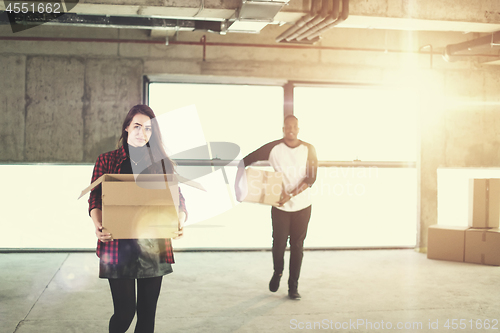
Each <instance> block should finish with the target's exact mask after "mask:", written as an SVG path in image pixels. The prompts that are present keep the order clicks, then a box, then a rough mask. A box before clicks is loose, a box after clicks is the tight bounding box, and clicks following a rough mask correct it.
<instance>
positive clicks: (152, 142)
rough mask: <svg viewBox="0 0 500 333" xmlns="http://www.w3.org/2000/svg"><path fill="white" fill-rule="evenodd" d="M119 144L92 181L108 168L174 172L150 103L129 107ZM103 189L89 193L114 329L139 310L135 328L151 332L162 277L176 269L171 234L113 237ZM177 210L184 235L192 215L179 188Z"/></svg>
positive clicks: (114, 332) (116, 171) (111, 170)
mask: <svg viewBox="0 0 500 333" xmlns="http://www.w3.org/2000/svg"><path fill="white" fill-rule="evenodd" d="M119 144H121V145H120V148H118V149H116V150H113V151H110V152H107V153H104V154H101V155H100V156H99V157H98V159H97V162H96V164H95V166H94V172H93V175H92V182H94V181H95V180H96V179H98V178H99V177H101V176H102V175H103V174H132V173H133V174H144V173H152V174H162V173H163V174H172V173H173V172H174V163H173V162H172V161H171V160H170V158H169V157H168V156H167V154H166V153H165V150H164V148H163V144H162V140H161V134H160V128H159V126H158V122H157V120H156V118H155V114H154V112H153V110H152V109H151V108H150V107H149V106H147V105H136V106H134V107H132V109H130V111H129V112H128V114H127V116H126V117H125V120H124V122H123V125H122V135H121V137H120V141H119ZM153 161H160V162H153ZM101 193H102V189H101V185H98V186H96V187H95V188H94V189H93V190H92V192H91V193H90V198H89V214H90V217H91V218H92V221H93V222H94V225H95V228H96V231H95V233H96V236H97V238H98V242H97V256H98V257H99V258H100V265H99V277H100V278H107V279H108V281H109V286H110V289H111V294H112V298H113V306H114V314H113V316H112V317H111V319H110V321H109V332H110V333H118V332H125V331H127V329H128V328H129V326H130V324H131V323H132V320H133V318H134V316H135V313H136V311H137V324H136V327H135V332H136V333H137V332H140V333H148V332H151V333H152V332H153V331H154V325H155V315H156V305H157V302H158V297H159V295H160V289H161V283H162V278H163V275H166V274H169V273H171V272H172V267H171V264H172V263H174V257H173V251H172V244H171V239H170V238H167V239H119V240H118V239H113V235H112V234H110V233H106V232H104V231H103V227H102V200H101ZM178 216H179V231H178V232H176V234H177V237H175V238H174V239H177V238H180V237H181V236H182V234H183V229H182V227H183V224H184V222H185V220H186V216H187V214H186V207H185V203H184V197H183V196H182V194H181V193H180V189H179V214H178ZM136 283H137V300H136V291H135V288H136Z"/></svg>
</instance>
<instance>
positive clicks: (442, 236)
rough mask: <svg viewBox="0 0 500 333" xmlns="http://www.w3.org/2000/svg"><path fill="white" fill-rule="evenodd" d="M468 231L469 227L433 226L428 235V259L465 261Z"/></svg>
mask: <svg viewBox="0 0 500 333" xmlns="http://www.w3.org/2000/svg"><path fill="white" fill-rule="evenodd" d="M467 229H468V227H449V226H440V225H437V224H435V225H431V226H430V227H429V229H428V234H427V235H428V237H427V258H429V259H440V260H451V261H464V249H465V230H467Z"/></svg>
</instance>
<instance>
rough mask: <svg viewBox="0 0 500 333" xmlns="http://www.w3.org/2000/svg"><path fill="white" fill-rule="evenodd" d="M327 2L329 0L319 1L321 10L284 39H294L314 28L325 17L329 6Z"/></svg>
mask: <svg viewBox="0 0 500 333" xmlns="http://www.w3.org/2000/svg"><path fill="white" fill-rule="evenodd" d="M318 1H320V0H318ZM329 3H330V1H329V0H323V1H322V3H321V10H320V11H319V12H318V13H317V14H316V15H315V16H314V17H313V19H312V20H310V21H309V22H307V23H306V24H305V25H304V26H303V27H302V28H300V29H299V30H297V31H296V32H294V33H293V34H291V35H290V36H288V37H287V38H285V39H286V41H287V42H289V41H291V40H294V39H295V38H297V37H299V36H301V35H302V34H303V33H304V32H306V31H308V30H309V29H312V28H314V27H315V26H316V25H318V24H319V23H321V22H322V21H323V20H324V19H325V18H327V17H328V14H329V7H330V6H329Z"/></svg>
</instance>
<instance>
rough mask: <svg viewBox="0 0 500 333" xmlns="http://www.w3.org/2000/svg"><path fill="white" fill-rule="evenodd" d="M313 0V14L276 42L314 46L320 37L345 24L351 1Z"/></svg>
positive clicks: (305, 17) (298, 22)
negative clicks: (340, 24) (327, 31)
mask: <svg viewBox="0 0 500 333" xmlns="http://www.w3.org/2000/svg"><path fill="white" fill-rule="evenodd" d="M340 2H341V0H313V2H312V5H311V12H310V13H309V14H307V15H305V16H304V17H302V18H301V19H300V20H298V21H297V22H296V23H295V24H294V25H293V26H292V27H291V28H290V29H288V30H286V31H285V32H284V33H282V34H281V35H280V36H278V37H277V38H276V42H285V41H286V42H292V43H296V42H298V43H304V42H305V43H307V44H313V43H315V42H317V41H318V40H319V37H320V35H321V34H322V33H323V32H325V31H326V30H329V29H331V28H333V27H334V26H336V25H338V24H339V23H342V22H344V21H345V20H346V19H347V17H348V16H349V0H342V12H340Z"/></svg>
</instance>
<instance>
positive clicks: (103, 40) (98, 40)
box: [0, 36, 498, 58]
mask: <svg viewBox="0 0 500 333" xmlns="http://www.w3.org/2000/svg"><path fill="white" fill-rule="evenodd" d="M0 40H5V41H24V42H63V43H64V42H66V43H69V42H71V43H117V44H120V43H124V44H125V43H129V44H130V43H133V44H156V45H165V41H163V40H142V39H108V38H58V37H6V36H0ZM169 45H195V46H203V43H202V42H186V41H169ZM205 45H206V46H223V47H253V48H271V49H299V50H300V49H306V50H333V51H355V52H382V53H410V54H415V53H417V54H418V53H419V52H418V51H408V50H396V49H385V48H382V49H376V48H362V47H337V46H314V45H294V44H249V43H221V42H206V43H205ZM433 54H436V55H441V53H433ZM474 56H476V57H493V58H498V55H494V54H475V55H474Z"/></svg>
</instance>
